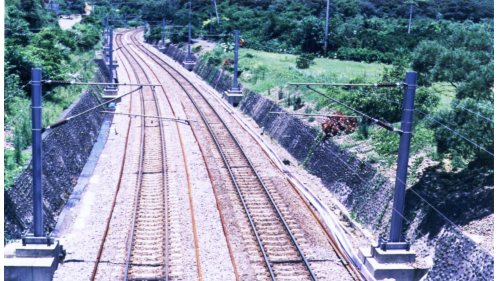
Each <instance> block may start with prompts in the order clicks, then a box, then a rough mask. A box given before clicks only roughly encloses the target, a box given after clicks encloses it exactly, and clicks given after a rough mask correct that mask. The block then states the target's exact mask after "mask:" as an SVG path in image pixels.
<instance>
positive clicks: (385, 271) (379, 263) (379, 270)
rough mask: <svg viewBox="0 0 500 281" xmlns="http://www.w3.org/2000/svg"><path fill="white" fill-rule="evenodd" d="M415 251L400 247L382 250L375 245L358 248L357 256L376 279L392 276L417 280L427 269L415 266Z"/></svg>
mask: <svg viewBox="0 0 500 281" xmlns="http://www.w3.org/2000/svg"><path fill="white" fill-rule="evenodd" d="M415 256H416V254H415V251H413V250H409V251H407V250H402V249H388V250H386V251H383V250H382V249H380V247H377V245H372V246H371V248H360V249H359V252H358V257H359V258H360V259H361V262H362V263H363V264H364V265H365V266H366V268H367V269H368V271H369V272H370V274H371V275H372V276H373V277H374V278H375V279H377V280H379V279H384V278H394V279H396V280H408V281H417V280H420V279H421V278H422V277H423V276H424V275H425V274H426V273H427V271H428V270H429V269H428V268H415V267H413V266H412V265H411V264H412V263H414V262H415Z"/></svg>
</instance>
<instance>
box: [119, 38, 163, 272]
mask: <svg viewBox="0 0 500 281" xmlns="http://www.w3.org/2000/svg"><path fill="white" fill-rule="evenodd" d="M122 37H123V36H117V39H118V40H117V41H118V42H119V43H118V46H119V47H125V45H124V44H123V42H122V39H123V38H122ZM124 49H125V50H124V52H123V53H124V56H125V58H126V60H127V61H128V63H129V64H130V65H131V66H132V68H133V70H134V76H135V79H136V80H137V82H138V83H149V84H151V80H150V79H149V77H148V76H147V74H146V72H145V71H144V69H143V68H142V67H141V65H140V64H139V63H138V62H137V61H136V59H135V58H134V57H133V55H132V54H131V52H130V51H129V50H128V49H127V48H126V47H125V48H124ZM140 94H141V108H142V110H141V114H142V115H150V116H159V115H161V112H160V107H159V103H158V98H157V94H156V91H155V89H154V88H153V87H145V88H143V89H142V90H141V92H140ZM141 119H142V122H141V123H142V124H141V148H140V157H139V169H138V180H137V188H136V199H135V206H134V214H133V219H132V230H131V233H130V240H129V244H128V255H127V261H126V267H125V272H124V280H145V279H147V280H162V279H166V276H167V274H168V272H167V271H168V225H167V218H166V214H167V210H168V205H167V196H168V194H167V171H166V170H167V164H166V153H165V140H164V133H163V120H162V119H159V118H149V117H142V118H141Z"/></svg>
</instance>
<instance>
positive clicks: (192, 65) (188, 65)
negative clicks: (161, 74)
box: [182, 61, 196, 71]
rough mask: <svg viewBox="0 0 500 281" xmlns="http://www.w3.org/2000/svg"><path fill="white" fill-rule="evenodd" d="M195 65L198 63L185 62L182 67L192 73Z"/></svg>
mask: <svg viewBox="0 0 500 281" xmlns="http://www.w3.org/2000/svg"><path fill="white" fill-rule="evenodd" d="M195 65H196V63H195V62H194V61H184V62H183V63H182V66H184V68H185V69H187V70H189V71H192V70H193V68H194V66H195Z"/></svg>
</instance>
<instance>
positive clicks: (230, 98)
mask: <svg viewBox="0 0 500 281" xmlns="http://www.w3.org/2000/svg"><path fill="white" fill-rule="evenodd" d="M239 41H240V40H239V33H238V30H235V31H234V65H233V66H234V77H233V87H232V88H231V90H229V91H226V92H224V94H223V95H222V97H223V98H224V99H225V100H226V101H227V102H228V103H229V104H231V105H233V106H237V105H238V104H239V102H240V101H241V99H242V98H243V93H242V91H241V90H240V88H239V87H238V47H239V43H240V42H239Z"/></svg>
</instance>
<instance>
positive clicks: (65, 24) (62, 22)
mask: <svg viewBox="0 0 500 281" xmlns="http://www.w3.org/2000/svg"><path fill="white" fill-rule="evenodd" d="M71 17H72V18H73V19H59V26H60V27H61V28H62V29H63V30H68V29H71V27H72V26H73V25H74V24H76V23H79V22H80V21H81V20H82V16H81V15H71Z"/></svg>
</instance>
